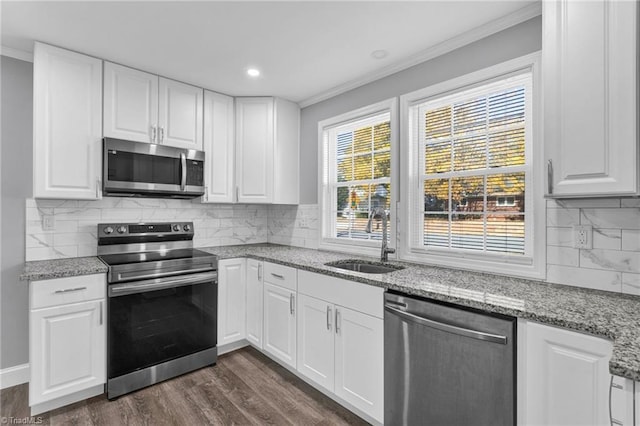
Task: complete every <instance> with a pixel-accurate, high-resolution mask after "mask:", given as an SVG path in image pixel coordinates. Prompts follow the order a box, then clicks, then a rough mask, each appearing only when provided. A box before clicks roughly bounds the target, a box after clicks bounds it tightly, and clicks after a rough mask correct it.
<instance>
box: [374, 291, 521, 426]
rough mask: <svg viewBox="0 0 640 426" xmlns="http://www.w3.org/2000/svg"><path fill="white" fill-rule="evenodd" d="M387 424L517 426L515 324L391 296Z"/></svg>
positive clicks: (386, 319) (387, 331)
mask: <svg viewBox="0 0 640 426" xmlns="http://www.w3.org/2000/svg"><path fill="white" fill-rule="evenodd" d="M384 309H385V312H384V360H385V361H384V365H385V367H384V383H385V389H384V407H385V410H384V424H385V425H434V426H441V425H451V426H454V425H455V426H463V425H474V426H476V425H492V426H497V425H515V424H516V374H515V368H516V362H515V359H516V358H515V354H516V344H515V336H516V319H515V318H511V317H506V316H502V315H500V316H499V315H488V314H485V313H480V312H478V311H473V310H467V309H461V308H459V307H454V306H452V305H449V304H445V303H441V302H435V301H428V300H426V299H421V298H416V297H408V296H405V295H400V294H395V293H386V294H385V306H384Z"/></svg>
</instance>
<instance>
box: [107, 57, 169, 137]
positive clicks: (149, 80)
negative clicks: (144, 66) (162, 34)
mask: <svg viewBox="0 0 640 426" xmlns="http://www.w3.org/2000/svg"><path fill="white" fill-rule="evenodd" d="M157 126H158V76H157V75H153V74H149V73H146V72H142V71H138V70H134V69H132V68H127V67H123V66H122V65H117V64H112V63H110V62H105V63H104V135H105V136H106V137H110V138H117V139H126V140H131V141H137V142H151V143H156V141H157Z"/></svg>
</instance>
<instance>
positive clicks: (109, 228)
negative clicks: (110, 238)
mask: <svg viewBox="0 0 640 426" xmlns="http://www.w3.org/2000/svg"><path fill="white" fill-rule="evenodd" d="M103 231H104V233H105V234H111V233H112V232H113V228H112V227H110V226H107V227H106V228H104V229H103Z"/></svg>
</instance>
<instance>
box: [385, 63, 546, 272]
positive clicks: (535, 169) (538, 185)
mask: <svg viewBox="0 0 640 426" xmlns="http://www.w3.org/2000/svg"><path fill="white" fill-rule="evenodd" d="M540 56H541V55H540V52H536V53H532V54H529V55H525V56H522V57H520V58H516V59H512V60H510V61H507V62H503V63H501V64H497V65H494V66H491V67H489V68H485V69H482V70H479V71H476V72H473V73H470V74H467V75H464V76H462V77H458V78H454V79H452V80H449V81H446V82H443V83H438V84H435V85H432V86H429V87H427V88H424V89H421V90H417V91H414V92H411V93H408V94H405V95H402V96H401V97H400V116H401V126H400V140H402V141H409V140H410V138H411V128H410V127H411V126H410V122H411V114H410V109H411V107H412V105H414V104H417V103H419V101H421V100H424V99H426V98H429V97H431V96H434V95H437V94H444V93H447V92H452V91H455V90H459V89H462V90H464V88H465V87H473V86H477V85H479V84H482V83H483V82H490V81H491V80H495V79H496V78H498V77H499V76H505V75H509V74H511V73H514V72H517V71H520V70H524V69H527V68H529V69H531V71H532V79H533V80H532V95H533V96H532V97H533V99H532V101H533V102H532V106H531V108H532V116H533V126H532V129H531V130H532V135H531V143H530V144H529V146H530V147H534V148H535V149H534V150H533V152H528V155H531V158H530V162H531V165H532V166H531V167H532V175H533V182H532V183H533V185H532V187H533V191H529V193H531V200H533V201H532V202H529V203H528V205H529V206H533V210H532V211H531V222H532V224H533V229H534V232H535V235H531V237H532V238H531V240H532V243H533V247H532V250H531V257H530V258H528V259H529V262H523V259H521V258H519V259H517V258H516V257H511V256H500V257H498V258H496V257H495V256H487V258H486V260H483V259H482V258H479V257H478V256H477V255H473V254H471V253H464V252H461V253H460V254H458V252H457V251H456V252H450V253H449V255H447V254H446V253H438V251H437V250H431V251H429V252H428V253H427V251H426V250H419V249H415V248H412V247H411V240H410V238H411V235H410V228H411V223H410V220H411V215H410V214H409V211H410V208H411V206H410V200H409V198H411V197H410V195H409V194H408V192H407V189H406V186H407V185H410V182H411V181H412V180H411V179H412V178H411V176H412V174H414V173H416V171H415V170H413V169H415V166H414V165H413V164H412V163H411V161H410V159H411V158H412V157H411V151H412V149H413V148H412V147H410V146H408V145H409V144H408V143H404V144H402V146H401V147H400V148H401V156H400V161H401V167H400V169H401V170H402V176H401V180H402V182H401V185H402V187H403V188H405V190H404V192H405V193H406V194H405V195H409V196H406V197H403V198H402V200H401V201H402V203H401V204H402V206H401V207H400V210H401V211H402V212H403V214H402V218H401V223H402V231H401V234H402V236H403V239H402V241H401V243H402V244H401V245H400V247H399V250H398V256H399V258H400V259H401V260H406V261H411V262H417V263H425V264H433V265H441V266H449V267H455V268H458V269H468V270H479V271H484V272H491V273H495V274H500V275H509V276H521V277H527V278H532V279H543V278H544V276H545V269H546V258H545V250H546V244H545V242H546V227H545V217H546V211H545V205H546V203H545V202H544V197H543V183H544V181H543V177H544V173H543V167H542V166H543V163H544V162H543V161H542V159H543V152H542V145H541V144H542V114H541V105H542V90H541V84H540V82H541V78H540ZM454 253H455V254H457V255H456V256H454V255H453V254H454Z"/></svg>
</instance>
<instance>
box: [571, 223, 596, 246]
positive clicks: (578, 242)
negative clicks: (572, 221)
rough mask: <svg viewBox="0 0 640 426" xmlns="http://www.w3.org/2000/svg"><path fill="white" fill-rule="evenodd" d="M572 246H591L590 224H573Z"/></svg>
mask: <svg viewBox="0 0 640 426" xmlns="http://www.w3.org/2000/svg"><path fill="white" fill-rule="evenodd" d="M573 247H575V248H578V249H591V248H593V228H592V227H591V225H574V226H573Z"/></svg>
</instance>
